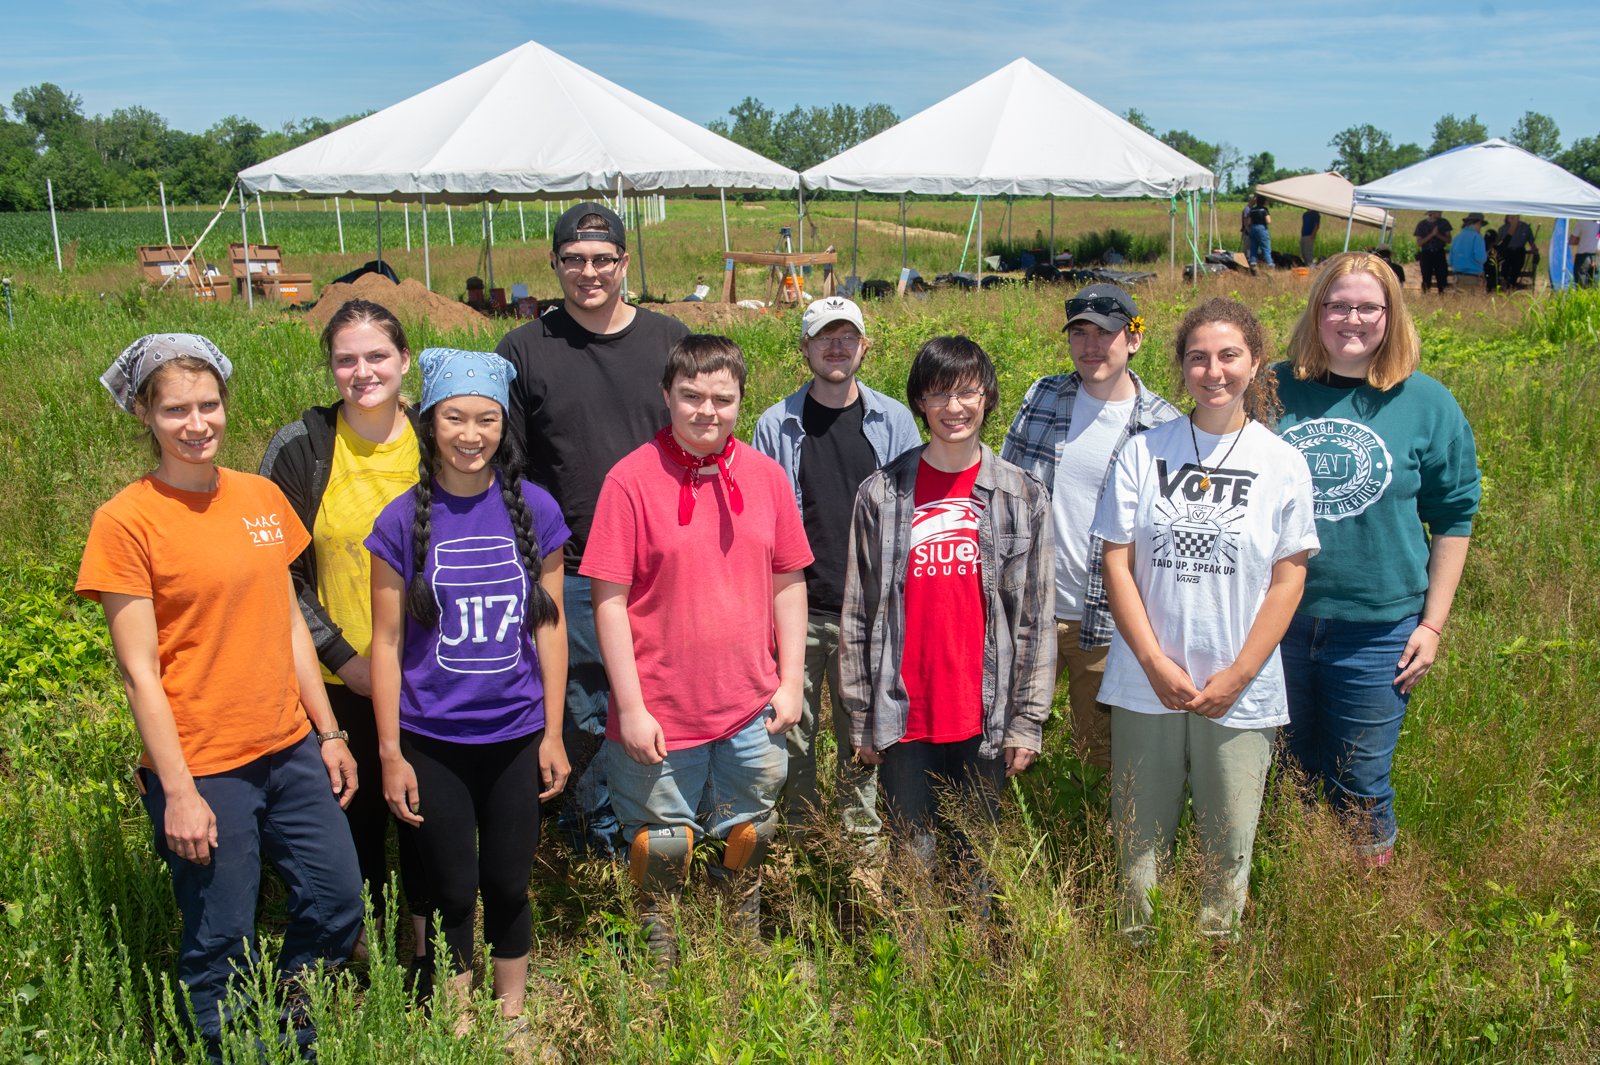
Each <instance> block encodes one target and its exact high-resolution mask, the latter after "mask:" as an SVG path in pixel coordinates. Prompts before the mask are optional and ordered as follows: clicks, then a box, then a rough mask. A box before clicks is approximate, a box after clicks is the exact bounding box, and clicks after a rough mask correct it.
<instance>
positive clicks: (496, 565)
mask: <svg viewBox="0 0 1600 1065" xmlns="http://www.w3.org/2000/svg"><path fill="white" fill-rule="evenodd" d="M434 563H435V568H434V572H433V598H434V601H435V602H436V603H438V604H439V642H438V643H437V644H436V645H435V646H436V652H435V653H436V657H437V658H438V661H439V665H440V667H441V668H443V669H444V670H446V671H448V672H450V673H503V672H505V671H506V670H508V669H513V668H515V667H516V665H517V663H518V662H519V661H520V660H521V657H522V615H523V607H524V604H525V603H526V602H527V591H528V584H527V574H526V573H525V572H524V571H523V568H522V559H521V557H519V555H518V553H517V544H516V541H515V540H512V539H511V538H510V537H509V536H464V537H461V538H460V539H457V540H446V541H444V542H443V543H441V544H439V545H438V547H436V548H435V549H434Z"/></svg>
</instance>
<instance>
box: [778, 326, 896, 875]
mask: <svg viewBox="0 0 1600 1065" xmlns="http://www.w3.org/2000/svg"><path fill="white" fill-rule="evenodd" d="M871 346H872V342H871V341H870V340H868V339H867V335H866V325H865V324H864V322H863V321H862V317H861V308H860V307H858V306H856V305H855V304H854V303H853V302H851V301H850V300H847V299H845V298H844V297H843V296H829V297H827V298H825V299H820V300H817V301H816V302H815V303H813V304H811V306H810V307H808V308H806V313H805V316H804V317H803V318H802V319H801V322H800V353H801V354H802V355H803V356H804V357H805V360H806V365H807V367H809V368H810V370H811V380H810V381H808V382H806V384H805V385H803V386H802V387H801V388H800V389H799V390H798V391H797V392H795V393H794V394H793V395H791V396H789V397H788V398H786V399H783V400H780V401H779V402H777V403H774V404H773V405H772V406H771V407H769V408H768V409H767V410H766V412H765V413H763V414H762V415H761V418H760V420H759V421H757V423H756V431H755V436H754V437H753V439H752V440H751V443H752V445H753V446H754V447H755V448H756V450H758V451H761V452H764V453H765V454H767V455H770V456H772V457H773V458H774V459H776V460H777V461H778V464H779V465H780V466H782V467H783V469H784V472H785V473H787V474H788V475H789V481H790V483H791V484H792V485H793V486H794V496H795V502H796V503H798V504H799V506H800V517H801V520H802V521H803V522H804V523H805V529H806V538H807V539H808V540H809V541H810V542H811V553H812V555H813V556H815V558H816V562H814V563H813V564H812V565H811V566H809V567H807V568H806V600H807V604H808V609H809V614H810V616H809V618H808V619H807V625H806V686H805V695H806V699H805V709H804V710H803V711H801V716H800V723H799V724H798V725H796V726H795V727H794V728H792V729H790V730H789V732H788V733H787V736H788V741H789V779H788V783H787V784H786V785H785V786H784V794H783V808H784V818H785V820H786V821H787V822H788V823H789V824H790V825H791V826H799V825H803V824H805V823H806V822H807V821H808V820H810V819H812V818H814V817H815V816H816V815H817V813H818V812H819V811H818V809H817V807H818V798H817V754H816V743H817V734H818V731H819V729H820V721H821V718H822V681H823V678H824V677H826V678H827V682H828V693H829V700H830V702H831V703H832V708H833V736H834V741H835V743H836V744H837V751H838V763H837V765H838V774H837V777H836V778H835V783H834V793H835V796H836V797H837V800H838V808H839V815H840V818H841V820H842V821H843V823H844V829H845V833H846V835H847V837H848V838H849V839H850V840H851V841H852V842H854V843H856V844H857V845H858V846H860V847H861V848H862V849H863V850H868V851H870V850H872V849H873V848H874V847H875V846H876V844H877V839H878V834H879V833H880V832H881V831H882V828H883V822H882V820H881V819H880V818H879V816H878V809H877V805H878V778H877V772H876V770H874V769H873V768H872V767H870V766H866V765H863V764H861V763H860V762H857V761H856V760H855V758H854V754H853V752H852V750H851V746H850V722H849V717H848V715H846V714H845V712H844V707H843V705H842V704H841V703H840V700H839V614H840V611H841V610H842V609H843V606H844V575H845V565H846V560H847V559H848V557H849V547H850V514H851V512H852V510H853V508H854V506H855V499H856V489H857V488H859V487H860V486H861V482H862V481H864V480H866V479H867V477H868V476H869V475H870V474H871V473H872V472H873V471H874V470H876V469H879V468H880V467H882V466H884V465H886V464H887V463H889V462H890V461H892V460H893V459H895V458H898V457H899V456H900V455H901V453H903V452H905V451H907V450H909V449H911V448H913V447H916V446H918V445H920V444H921V443H922V433H921V431H920V430H919V429H918V428H917V422H916V419H915V418H913V417H912V416H911V412H910V411H909V410H907V409H906V407H905V405H904V404H903V403H900V402H899V401H898V400H894V399H891V398H889V397H888V396H886V395H884V394H883V393H881V392H876V391H874V390H873V389H870V388H868V387H867V386H866V385H864V384H862V383H861V382H860V381H858V380H857V379H856V373H857V372H858V371H859V370H860V369H861V361H862V359H864V358H865V357H866V354H867V349H868V348H870V347H871Z"/></svg>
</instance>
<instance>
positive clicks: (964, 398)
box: [922, 388, 984, 409]
mask: <svg viewBox="0 0 1600 1065" xmlns="http://www.w3.org/2000/svg"><path fill="white" fill-rule="evenodd" d="M983 398H984V391H983V389H981V388H963V389H962V390H961V391H959V392H924V393H922V405H923V406H924V407H933V408H934V409H938V408H940V407H948V406H949V405H950V401H951V400H952V399H954V400H959V401H960V402H961V405H962V406H963V407H970V406H972V405H974V404H975V403H977V402H978V401H980V400H982V399H983Z"/></svg>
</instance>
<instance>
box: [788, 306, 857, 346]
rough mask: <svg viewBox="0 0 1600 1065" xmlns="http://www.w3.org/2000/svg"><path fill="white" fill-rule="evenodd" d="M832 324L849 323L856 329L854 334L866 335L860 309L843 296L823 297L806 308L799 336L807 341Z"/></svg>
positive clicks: (801, 320)
mask: <svg viewBox="0 0 1600 1065" xmlns="http://www.w3.org/2000/svg"><path fill="white" fill-rule="evenodd" d="M834 322H849V323H850V324H851V325H853V326H855V327H856V332H858V333H860V334H861V335H862V336H866V335H867V326H866V323H865V322H863V321H862V319H861V308H860V307H857V306H856V305H855V303H854V302H853V301H851V300H847V299H845V298H844V297H843V296H824V297H823V298H822V299H820V300H816V301H815V302H813V303H812V304H811V306H809V307H807V308H806V313H805V316H804V317H802V318H801V319H800V335H801V336H802V337H805V338H807V339H809V338H811V337H814V336H816V335H817V334H818V333H820V332H822V330H823V328H824V327H826V326H829V325H832V324H833V323H834Z"/></svg>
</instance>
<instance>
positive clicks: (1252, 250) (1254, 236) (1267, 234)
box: [1245, 226, 1272, 266]
mask: <svg viewBox="0 0 1600 1065" xmlns="http://www.w3.org/2000/svg"><path fill="white" fill-rule="evenodd" d="M1245 260H1246V261H1247V262H1249V264H1250V265H1251V266H1254V265H1255V264H1256V263H1258V262H1262V263H1266V264H1267V265H1268V266H1271V265H1272V233H1271V231H1270V230H1268V229H1267V227H1266V226H1251V227H1250V247H1249V249H1248V250H1247V251H1246V253H1245Z"/></svg>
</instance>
